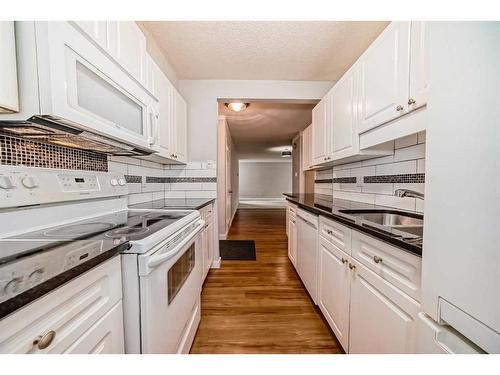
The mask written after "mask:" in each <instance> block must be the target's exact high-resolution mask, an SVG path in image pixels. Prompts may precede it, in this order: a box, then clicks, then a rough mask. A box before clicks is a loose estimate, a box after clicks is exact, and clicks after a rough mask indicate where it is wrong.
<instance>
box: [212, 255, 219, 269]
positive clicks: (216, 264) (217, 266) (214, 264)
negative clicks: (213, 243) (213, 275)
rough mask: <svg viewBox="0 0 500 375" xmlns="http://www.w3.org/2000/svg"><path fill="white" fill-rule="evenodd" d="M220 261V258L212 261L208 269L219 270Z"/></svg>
mask: <svg viewBox="0 0 500 375" xmlns="http://www.w3.org/2000/svg"><path fill="white" fill-rule="evenodd" d="M220 261H221V258H220V257H219V259H217V260H214V261H213V262H212V266H211V267H210V268H220Z"/></svg>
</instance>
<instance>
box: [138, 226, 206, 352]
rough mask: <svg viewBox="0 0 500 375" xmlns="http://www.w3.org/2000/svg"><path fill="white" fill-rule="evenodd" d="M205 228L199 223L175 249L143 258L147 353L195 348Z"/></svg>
mask: <svg viewBox="0 0 500 375" xmlns="http://www.w3.org/2000/svg"><path fill="white" fill-rule="evenodd" d="M203 225H204V221H203V220H199V221H198V222H197V225H196V226H195V229H194V230H193V231H191V232H190V233H189V234H188V235H187V236H186V238H184V239H182V240H181V242H180V243H179V244H178V245H176V246H175V247H174V248H173V249H172V250H168V249H167V248H166V247H164V248H161V249H159V250H158V251H156V252H154V253H153V254H149V255H148V254H144V255H141V256H140V257H139V258H141V257H144V259H139V264H141V263H142V264H144V266H145V267H144V270H145V271H146V272H141V276H140V288H141V292H140V301H141V346H142V353H143V354H146V353H147V354H151V353H170V354H171V353H184V352H188V351H189V349H190V347H191V343H192V340H193V338H194V332H195V331H196V328H197V327H198V324H199V320H200V303H199V302H200V293H201V279H202V266H201V264H202V259H201V246H202V242H201V236H200V231H201V229H202V228H203ZM146 257H147V258H146ZM140 268H141V267H140Z"/></svg>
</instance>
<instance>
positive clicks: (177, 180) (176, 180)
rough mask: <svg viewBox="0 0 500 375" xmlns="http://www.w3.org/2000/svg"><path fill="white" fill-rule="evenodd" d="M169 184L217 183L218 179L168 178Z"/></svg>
mask: <svg viewBox="0 0 500 375" xmlns="http://www.w3.org/2000/svg"><path fill="white" fill-rule="evenodd" d="M167 182H169V183H190V182H205V183H208V182H217V177H167Z"/></svg>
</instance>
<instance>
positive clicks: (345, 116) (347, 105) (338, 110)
mask: <svg viewBox="0 0 500 375" xmlns="http://www.w3.org/2000/svg"><path fill="white" fill-rule="evenodd" d="M357 74H358V70H357V69H351V70H350V71H348V72H347V73H346V74H345V75H344V76H343V77H342V79H341V80H340V81H339V82H337V83H336V84H335V86H334V88H333V90H332V94H331V95H332V108H331V121H330V126H331V137H330V138H331V139H330V140H331V144H332V149H331V154H332V159H333V160H337V159H342V158H345V157H349V156H353V155H356V154H357V152H358V151H359V139H358V132H357V129H356V112H355V111H356V108H357V103H356V101H357V95H356V94H357V92H356V91H357V90H356V88H357V87H356V85H357V83H358V82H357V81H358V76H357Z"/></svg>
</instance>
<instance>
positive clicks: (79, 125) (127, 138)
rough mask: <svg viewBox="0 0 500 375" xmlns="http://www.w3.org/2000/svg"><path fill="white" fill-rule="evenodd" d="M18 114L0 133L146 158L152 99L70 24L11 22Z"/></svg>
mask: <svg viewBox="0 0 500 375" xmlns="http://www.w3.org/2000/svg"><path fill="white" fill-rule="evenodd" d="M15 32H16V47H17V59H18V60H17V64H18V65H17V72H18V81H19V92H20V112H19V113H14V114H1V115H0V127H1V128H2V129H3V130H4V131H8V132H11V133H14V134H16V135H17V136H20V137H24V138H31V139H37V140H39V141H44V142H48V143H53V144H62V145H66V146H72V147H77V148H83V149H88V150H96V151H100V152H103V153H110V154H117V155H148V154H151V153H153V152H154V150H153V149H152V148H151V145H152V144H154V143H155V141H156V140H155V139H154V137H153V136H152V135H153V134H157V129H156V128H157V126H158V115H157V109H155V108H154V107H155V105H156V104H155V103H154V102H155V100H153V98H152V97H151V96H150V95H149V94H148V92H147V91H146V89H145V88H144V87H143V86H142V85H141V84H139V83H138V82H137V81H136V80H135V79H134V78H132V77H131V76H130V75H129V74H128V73H126V72H125V71H124V70H122V69H120V67H119V66H118V65H117V64H116V62H115V61H114V60H113V58H112V57H111V56H109V55H108V54H107V53H106V52H105V51H104V50H102V49H100V48H99V47H97V46H96V45H95V44H93V42H92V41H91V40H90V39H89V38H87V37H86V36H85V34H84V33H82V32H81V31H80V29H78V28H77V27H76V25H74V24H73V23H71V22H16V23H15Z"/></svg>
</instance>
